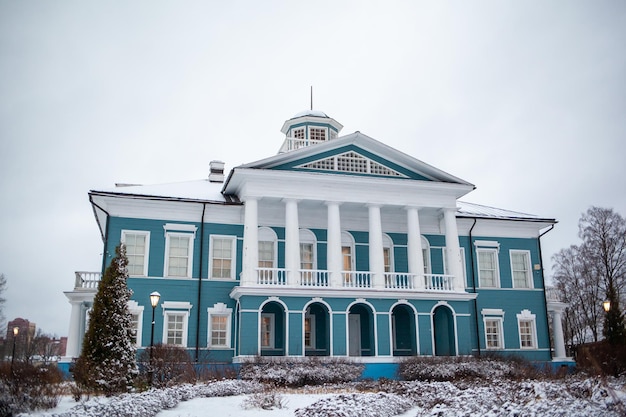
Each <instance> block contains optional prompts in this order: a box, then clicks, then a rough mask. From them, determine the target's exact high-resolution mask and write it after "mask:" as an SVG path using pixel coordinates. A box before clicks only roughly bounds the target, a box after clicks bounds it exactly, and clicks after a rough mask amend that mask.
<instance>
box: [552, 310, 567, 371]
mask: <svg viewBox="0 0 626 417" xmlns="http://www.w3.org/2000/svg"><path fill="white" fill-rule="evenodd" d="M550 307H552V308H551V310H552V330H553V331H554V356H555V357H554V360H558V359H561V360H563V359H566V356H565V355H566V353H565V338H564V337H563V324H562V322H561V313H562V312H563V309H562V308H554V306H553V305H551V306H550ZM563 308H565V307H563Z"/></svg>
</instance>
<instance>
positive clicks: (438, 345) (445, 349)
mask: <svg viewBox="0 0 626 417" xmlns="http://www.w3.org/2000/svg"><path fill="white" fill-rule="evenodd" d="M433 331H434V333H435V334H434V336H435V355H436V356H455V355H456V349H455V347H454V346H455V343H454V342H455V337H454V317H453V315H452V311H451V310H450V309H449V308H448V307H446V306H439V307H437V308H436V309H435V311H434V312H433Z"/></svg>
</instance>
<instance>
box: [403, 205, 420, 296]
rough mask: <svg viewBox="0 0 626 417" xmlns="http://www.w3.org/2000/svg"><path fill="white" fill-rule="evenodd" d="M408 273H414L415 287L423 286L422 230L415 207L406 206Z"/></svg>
mask: <svg viewBox="0 0 626 417" xmlns="http://www.w3.org/2000/svg"><path fill="white" fill-rule="evenodd" d="M406 210H407V227H408V229H409V230H408V241H407V244H408V245H407V246H408V247H407V250H408V257H409V273H410V274H415V275H416V278H415V282H414V283H413V285H414V286H415V289H418V290H419V289H423V288H424V255H423V252H422V232H421V229H420V220H419V215H418V209H417V207H407V209H406Z"/></svg>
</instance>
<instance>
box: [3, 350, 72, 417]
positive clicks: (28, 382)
mask: <svg viewBox="0 0 626 417" xmlns="http://www.w3.org/2000/svg"><path fill="white" fill-rule="evenodd" d="M0 380H1V381H0V385H2V386H1V387H0V391H1V392H2V395H0V415H11V413H18V412H29V411H34V410H47V409H50V408H54V407H56V406H57V404H58V403H59V400H60V397H61V395H62V393H63V388H62V384H61V383H62V382H63V374H62V373H61V371H60V370H59V369H58V368H57V367H56V366H54V365H49V366H35V365H32V364H28V363H24V362H15V363H14V364H13V366H11V363H10V362H7V363H1V364H0ZM7 412H9V414H7Z"/></svg>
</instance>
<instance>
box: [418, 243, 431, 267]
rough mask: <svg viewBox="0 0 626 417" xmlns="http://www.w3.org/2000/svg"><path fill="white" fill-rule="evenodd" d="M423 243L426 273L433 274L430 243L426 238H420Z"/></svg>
mask: <svg viewBox="0 0 626 417" xmlns="http://www.w3.org/2000/svg"><path fill="white" fill-rule="evenodd" d="M420 240H421V242H422V260H423V262H424V273H425V274H431V273H432V267H431V263H432V262H431V256H430V242H429V241H428V239H426V238H425V237H424V236H420Z"/></svg>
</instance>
